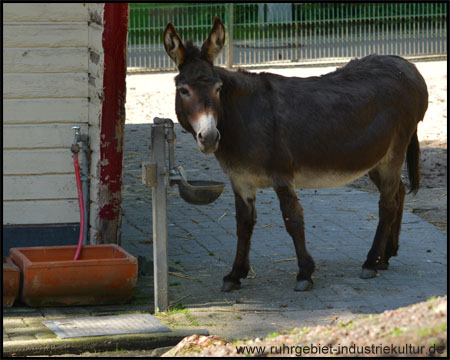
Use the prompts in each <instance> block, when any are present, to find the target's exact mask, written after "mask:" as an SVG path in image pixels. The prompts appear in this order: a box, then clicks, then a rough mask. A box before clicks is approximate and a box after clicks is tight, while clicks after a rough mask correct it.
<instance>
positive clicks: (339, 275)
mask: <svg viewBox="0 0 450 360" xmlns="http://www.w3.org/2000/svg"><path fill="white" fill-rule="evenodd" d="M173 120H176V119H173ZM176 134H177V139H176V142H175V144H176V148H175V163H176V165H178V164H182V165H183V167H184V168H185V170H187V174H188V178H189V179H197V180H199V179H202V180H219V181H224V182H225V183H226V187H225V190H224V192H223V194H222V196H221V197H220V198H219V199H218V200H217V201H216V202H214V203H212V204H210V205H206V206H195V205H190V204H188V203H185V202H184V201H183V200H182V199H181V198H180V197H179V195H178V189H177V187H176V186H175V187H172V188H170V189H169V191H168V203H169V205H168V206H169V210H168V211H169V266H170V269H169V270H170V276H169V300H170V302H171V303H172V304H176V303H182V304H183V306H185V307H187V308H188V309H189V313H190V317H189V319H188V320H186V321H187V323H184V325H186V324H189V323H190V324H191V325H195V324H197V325H198V326H200V327H203V328H206V329H208V330H209V332H210V333H211V334H215V335H222V336H225V337H227V338H231V339H235V338H239V337H245V336H249V337H255V336H264V335H266V334H268V333H270V332H273V331H280V330H282V329H289V328H294V327H302V326H305V325H315V324H322V323H328V322H330V320H331V319H332V318H333V317H334V316H336V315H337V316H339V317H340V318H341V319H342V318H344V317H353V316H355V314H361V313H378V312H383V311H384V310H386V309H394V308H398V307H400V306H405V305H409V304H413V303H416V302H419V301H422V300H424V299H427V298H429V297H431V296H437V295H444V294H446V293H447V286H446V271H447V270H446V252H447V245H446V233H445V232H442V231H440V230H438V229H437V228H436V227H434V226H433V225H431V224H429V223H427V222H425V221H423V220H422V219H420V218H419V217H417V216H416V215H414V214H412V213H410V212H407V211H405V212H404V215H403V227H402V233H401V236H400V250H399V255H398V256H397V257H396V258H393V259H391V261H390V263H391V264H390V269H389V270H388V271H382V272H380V275H379V276H378V277H377V278H374V279H369V280H362V279H360V278H359V272H360V269H361V265H362V263H363V262H364V260H365V257H366V254H367V252H368V250H369V248H370V246H371V244H372V239H373V236H374V234H375V229H376V226H377V221H378V196H377V195H374V194H370V193H367V192H361V191H358V190H354V189H351V188H349V187H343V188H336V189H321V190H317V191H315V190H298V191H297V195H298V197H299V199H300V201H301V204H302V206H303V208H304V213H305V227H306V238H307V248H308V250H309V252H310V253H311V255H312V256H313V258H314V260H315V262H316V271H315V273H314V274H313V280H314V288H313V290H312V291H309V292H302V293H298V292H294V291H293V288H294V286H295V275H296V272H297V263H296V261H295V259H294V257H295V252H294V246H293V243H292V240H291V238H290V237H289V235H288V234H287V232H286V231H285V229H284V224H283V221H282V218H281V213H280V210H279V206H278V200H277V198H276V195H275V193H274V191H273V190H269V189H265V190H259V191H258V194H257V199H256V203H257V212H258V222H257V224H256V226H255V230H254V233H253V237H252V247H251V251H250V262H251V265H252V269H253V271H251V272H250V273H249V277H248V278H247V279H245V280H243V281H242V287H241V289H240V290H238V291H235V292H232V293H222V292H221V291H220V287H221V284H222V277H223V276H224V275H225V274H227V273H228V272H229V271H230V270H231V265H232V263H233V259H234V253H235V249H236V236H235V218H234V217H235V212H234V197H233V193H232V191H231V186H230V184H229V181H228V179H227V178H226V176H225V175H224V174H223V172H222V171H221V169H220V167H219V165H218V163H217V161H216V160H215V158H214V156H211V155H210V156H208V155H204V154H202V153H201V152H200V151H198V150H197V146H196V143H195V141H194V140H193V138H192V136H191V135H190V134H187V133H185V132H184V131H182V129H181V127H180V126H179V125H178V124H176ZM125 138H126V142H125V174H124V194H123V201H122V210H123V219H122V247H124V248H125V249H126V250H128V251H130V252H131V253H132V254H133V255H135V256H143V257H145V258H146V259H147V260H148V261H151V259H152V257H153V254H152V251H153V249H152V222H151V189H149V188H145V187H144V186H143V185H141V180H140V174H141V170H140V163H141V161H145V160H149V157H150V151H149V150H148V145H149V143H150V125H149V124H128V125H127V126H126V130H125ZM147 265H148V268H149V269H151V264H150V263H149V264H147ZM141 284H142V285H141V287H140V294H139V297H140V299H142V301H144V302H145V301H150V302H151V301H152V298H153V278H152V277H151V276H144V277H142V278H141ZM151 306H153V304H151ZM160 319H161V321H163V322H164V321H166V322H168V324H169V325H172V326H175V327H176V326H178V325H177V323H176V321H173V319H171V318H170V317H167V318H165V317H164V316H162V317H160ZM182 325H183V323H182Z"/></svg>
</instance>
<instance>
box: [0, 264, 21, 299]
mask: <svg viewBox="0 0 450 360" xmlns="http://www.w3.org/2000/svg"><path fill="white" fill-rule="evenodd" d="M19 287H20V269H19V268H18V267H17V266H16V265H15V264H14V263H13V262H12V260H11V258H10V257H9V256H4V257H3V307H11V306H13V304H14V300H16V298H17V296H18V295H19Z"/></svg>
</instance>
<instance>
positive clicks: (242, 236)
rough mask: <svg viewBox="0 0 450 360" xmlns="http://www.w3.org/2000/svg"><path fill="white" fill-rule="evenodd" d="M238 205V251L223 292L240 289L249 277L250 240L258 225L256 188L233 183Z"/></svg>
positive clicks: (226, 278)
mask: <svg viewBox="0 0 450 360" xmlns="http://www.w3.org/2000/svg"><path fill="white" fill-rule="evenodd" d="M232 186H233V190H234V196H235V205H236V223H237V237H238V242H237V250H236V257H235V259H234V263H233V268H232V270H231V272H230V273H229V274H228V275H226V276H225V277H224V278H223V285H222V291H231V290H235V289H239V287H240V285H241V282H240V279H244V278H246V277H247V274H248V271H249V269H250V261H249V256H248V254H249V251H250V238H251V236H252V233H253V227H254V225H255V223H256V209H255V200H256V188H254V187H252V186H243V185H242V184H237V183H236V182H234V181H232Z"/></svg>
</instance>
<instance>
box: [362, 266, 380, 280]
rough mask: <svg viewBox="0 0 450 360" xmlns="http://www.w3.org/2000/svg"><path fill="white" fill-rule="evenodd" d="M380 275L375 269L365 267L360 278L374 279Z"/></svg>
mask: <svg viewBox="0 0 450 360" xmlns="http://www.w3.org/2000/svg"><path fill="white" fill-rule="evenodd" d="M377 275H378V273H377V271H376V270H375V269H366V268H363V269H362V271H361V275H360V278H361V279H372V278H374V277H376V276H377Z"/></svg>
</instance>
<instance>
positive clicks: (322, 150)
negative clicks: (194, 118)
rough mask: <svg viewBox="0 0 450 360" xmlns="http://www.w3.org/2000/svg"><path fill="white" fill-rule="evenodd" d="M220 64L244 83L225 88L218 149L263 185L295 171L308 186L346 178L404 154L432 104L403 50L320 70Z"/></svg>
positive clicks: (231, 79)
mask: <svg viewBox="0 0 450 360" xmlns="http://www.w3.org/2000/svg"><path fill="white" fill-rule="evenodd" d="M217 71H218V73H219V74H220V77H221V78H222V80H223V82H224V84H226V85H228V84H233V83H234V84H237V85H235V86H233V88H234V91H233V92H232V93H231V94H227V93H226V92H224V94H223V97H224V99H225V100H226V101H225V104H224V105H223V109H222V112H221V115H222V117H223V121H220V119H219V126H218V129H219V130H220V131H221V133H222V140H221V141H222V142H223V144H224V146H222V147H219V149H218V151H217V152H216V155H217V157H218V159H219V161H220V162H221V164H223V168H224V170H225V171H226V172H227V173H231V172H233V173H236V172H239V173H241V177H242V176H247V177H249V175H250V173H252V174H253V175H255V176H253V177H254V178H256V177H257V178H258V186H259V187H265V186H272V180H271V177H272V175H273V174H274V173H285V174H288V173H291V174H292V175H293V176H294V177H295V178H296V185H297V187H302V188H311V187H312V188H319V187H329V186H340V185H345V184H346V183H349V182H351V181H352V180H354V179H356V178H358V177H359V176H361V175H364V174H365V173H367V172H368V171H369V170H370V169H372V168H373V167H375V166H376V165H377V163H378V162H380V161H382V160H383V159H384V158H385V157H389V156H392V155H395V154H393V152H396V153H400V154H401V156H402V155H404V153H405V151H406V147H407V146H408V144H409V142H410V139H411V138H412V137H413V135H414V133H415V131H416V128H417V123H418V122H419V121H420V120H422V119H423V116H424V113H425V111H426V109H427V105H428V93H427V87H426V84H425V81H424V79H423V78H422V76H421V75H420V73H419V72H418V71H417V69H416V67H415V66H414V65H413V64H411V63H409V62H408V61H406V60H404V59H402V58H400V57H396V56H375V55H373V56H368V57H365V58H363V59H360V60H352V61H351V62H350V63H349V64H348V65H346V66H345V67H342V68H340V69H338V70H336V71H335V72H332V73H329V74H326V75H323V76H321V77H309V78H298V77H284V76H280V75H276V74H271V73H260V74H252V73H248V72H235V73H230V72H228V71H226V70H224V69H219V68H218V69H217ZM230 87H231V86H230ZM239 91H240V92H241V95H240V96H236V94H237V93H238V94H239ZM231 123H232V124H233V129H234V130H233V136H232V137H228V136H227V135H228V134H227V133H228V132H230V131H229V129H228V127H229V126H231V125H230V124H231ZM237 128H239V129H240V131H239V130H236V129H237ZM237 138H238V141H236V140H237ZM402 139H403V141H402ZM228 141H230V144H229V145H228V144H227V142H228ZM231 141H232V142H233V144H232V143H231ZM400 144H402V145H400ZM226 145H228V146H226ZM400 147H401V148H402V149H399V148H400ZM243 153H245V154H246V156H243V155H242V154H243ZM227 160H228V161H227ZM402 161H403V158H402V160H401V162H402ZM230 167H231V169H230ZM256 175H257V176H256ZM255 181H256V180H255ZM264 185H265V186H264Z"/></svg>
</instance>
